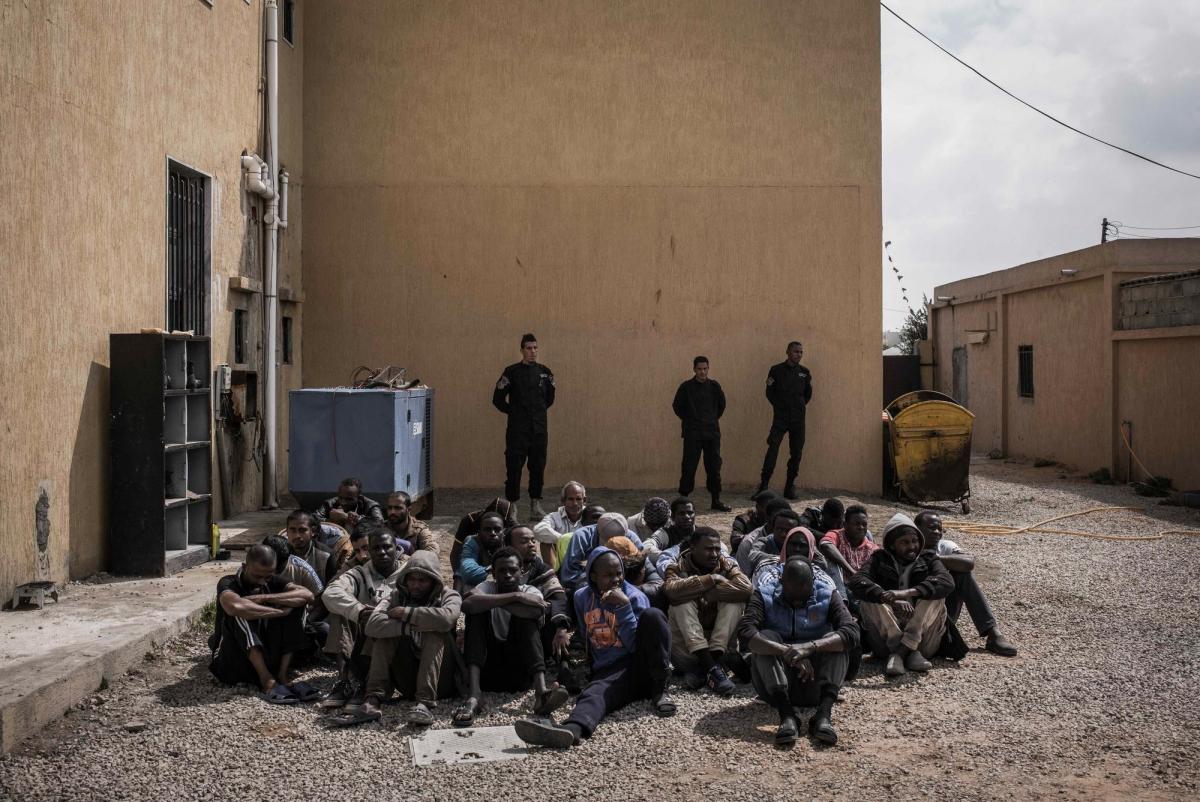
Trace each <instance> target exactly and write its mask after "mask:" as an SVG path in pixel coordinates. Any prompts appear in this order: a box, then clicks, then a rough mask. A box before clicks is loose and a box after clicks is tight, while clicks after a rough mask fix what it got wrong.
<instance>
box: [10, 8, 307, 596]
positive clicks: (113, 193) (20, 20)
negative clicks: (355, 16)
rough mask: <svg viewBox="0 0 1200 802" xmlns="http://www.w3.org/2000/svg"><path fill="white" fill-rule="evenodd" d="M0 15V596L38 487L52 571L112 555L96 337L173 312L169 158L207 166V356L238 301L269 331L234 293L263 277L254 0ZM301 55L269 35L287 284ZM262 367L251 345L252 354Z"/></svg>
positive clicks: (20, 569)
mask: <svg viewBox="0 0 1200 802" xmlns="http://www.w3.org/2000/svg"><path fill="white" fill-rule="evenodd" d="M0 19H2V20H3V24H2V25H0V51H3V52H4V61H5V68H4V71H3V72H2V73H0V208H2V209H4V210H5V212H4V214H3V215H0V245H2V257H0V258H2V261H3V264H4V268H3V269H4V284H5V287H6V290H7V293H6V295H5V306H6V312H5V314H3V315H0V365H2V367H3V374H4V375H5V376H7V377H8V378H9V381H8V382H7V389H6V390H5V392H4V393H2V394H0V420H2V421H3V422H4V426H3V430H2V432H0V450H2V452H3V454H4V459H3V460H0V551H2V553H3V555H4V558H3V559H2V560H0V599H3V598H7V597H8V596H9V595H10V594H11V591H12V588H13V586H14V585H16V584H18V583H21V582H26V581H29V580H31V579H33V578H35V577H34V561H35V545H34V502H35V500H36V499H37V496H38V488H39V486H40V485H44V486H46V487H48V488H49V493H50V499H51V503H50V522H51V536H50V561H51V569H52V574H53V578H54V579H56V580H58V581H65V580H66V579H68V578H70V577H80V576H86V575H88V574H91V573H94V572H96V571H98V570H102V569H104V568H105V560H106V556H105V555H106V544H107V542H108V528H109V527H108V520H109V508H108V476H109V456H108V423H109V397H108V387H109V375H108V365H109V354H108V335H109V334H110V333H112V332H123V331H136V330H138V329H139V328H141V327H146V326H163V325H165V323H166V318H165V314H166V313H165V304H166V300H165V297H166V289H165V281H166V275H165V274H166V255H165V250H166V243H165V229H166V197H165V185H166V170H167V166H166V165H167V159H168V158H171V159H175V160H177V161H179V162H182V163H184V164H186V165H188V166H190V167H192V168H194V169H196V170H199V171H201V172H203V173H206V174H208V175H210V176H211V177H212V192H211V198H212V207H211V221H212V240H211V243H212V244H211V251H212V290H211V297H210V300H211V320H212V335H213V338H214V343H213V361H214V364H215V363H220V362H232V344H231V342H230V334H231V328H232V309H233V308H234V307H236V306H238V305H243V304H244V305H246V306H247V307H248V308H249V309H251V310H252V311H253V312H254V313H255V316H254V318H253V322H252V325H251V332H252V345H251V347H252V349H253V348H254V347H255V345H256V344H257V343H259V342H261V337H260V336H259V333H258V327H260V326H261V314H260V304H261V296H259V295H251V296H245V295H243V294H239V293H231V292H229V291H228V289H227V287H228V280H229V277H230V276H233V275H237V274H239V273H244V274H247V275H252V276H255V277H260V276H261V251H260V248H261V243H260V237H259V235H258V233H257V228H256V226H255V224H254V223H252V221H251V219H250V208H251V203H250V200H249V198H248V196H246V195H245V193H244V192H242V190H241V188H240V185H239V181H240V164H239V157H240V155H241V153H242V151H243V149H246V150H251V151H254V150H258V151H260V152H261V146H260V144H259V143H260V137H261V128H260V120H261V104H262V100H261V95H260V92H259V82H260V75H261V62H262V55H261V53H262V45H261V42H262V2H261V0H255V2H254V3H252V4H246V3H243V2H240V1H239V2H217V3H215V4H214V5H213V6H211V7H210V6H208V5H207V4H205V3H202V2H199V0H195V1H194V2H192V1H188V0H180V1H179V2H169V3H142V2H121V3H88V2H75V3H60V2H49V1H48V0H30V1H28V2H23V3H22V2H7V0H5V1H4V2H0ZM301 30H303V28H302V27H301ZM302 59H303V54H302V52H301V51H299V50H295V51H293V50H292V49H291V48H288V47H286V46H284V47H282V48H281V54H280V66H281V72H282V73H283V75H284V76H285V78H284V81H283V92H282V94H283V96H284V97H286V98H287V100H286V101H283V100H281V105H283V106H284V107H285V108H288V109H289V111H288V112H286V113H285V114H284V115H281V126H280V127H281V141H282V148H281V150H282V151H283V156H284V162H285V163H286V164H288V165H289V166H291V167H292V169H293V173H292V179H293V183H292V198H291V214H290V218H291V228H290V229H289V231H288V233H287V234H286V235H285V236H284V246H283V254H284V258H283V259H282V262H281V275H282V279H281V284H283V285H284V286H289V285H290V286H296V287H299V284H300V279H299V269H300V265H299V259H300V249H299V242H300V239H299V237H300V232H301V225H300V205H301V204H300V201H301V197H302V183H303V182H302V176H301V174H300V157H301V152H302V142H301V140H300V137H299V134H298V126H299V121H300V119H301V115H302V111H301V110H300V101H301V92H300V81H299V77H298V74H299V73H298V70H299V66H300V64H301V62H302ZM289 71H293V72H294V74H295V76H296V77H294V78H293V77H291V75H292V73H290V72H289ZM289 157H292V158H291V159H289ZM285 309H286V307H285ZM285 313H286V312H285ZM298 326H299V322H297V327H298ZM298 330H299V329H298V328H297V331H298ZM253 353H255V354H257V352H253ZM261 364H262V363H261V357H256V358H255V359H254V362H253V363H251V364H248V365H247V366H246V367H247V368H249V369H258V370H261ZM297 372H298V367H297V368H293V369H292V370H291V371H285V372H284V373H283V374H282V375H281V382H286V381H289V380H290V381H292V382H295V381H297V379H298V376H297V375H296V374H297ZM253 434H254V430H253V426H251V425H247V426H245V427H243V438H242V445H237V446H235V451H236V457H237V459H238V466H239V468H240V469H241V470H240V472H239V474H238V481H236V482H235V483H234V487H235V491H236V493H235V495H236V498H235V500H234V507H235V508H238V509H244V508H247V507H256V506H257V505H258V503H259V499H260V493H261V490H260V488H261V476H260V474H259V472H258V470H257V469H256V468H255V466H254V463H253V462H248V461H247V460H248V457H249V454H250V452H249V445H248V444H249V443H251V442H252V441H253ZM214 476H215V474H214ZM214 484H215V480H214ZM218 493H219V490H218ZM220 509H221V504H220V500H219V499H214V510H215V511H217V512H218V513H219V511H220ZM114 536H116V537H119V536H120V532H116V533H114Z"/></svg>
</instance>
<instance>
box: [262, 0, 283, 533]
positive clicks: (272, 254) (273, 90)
mask: <svg viewBox="0 0 1200 802" xmlns="http://www.w3.org/2000/svg"><path fill="white" fill-rule="evenodd" d="M266 12H267V19H266V32H267V37H266V49H267V51H266V55H267V58H266V61H267V163H268V165H269V170H270V172H269V173H268V175H270V176H271V178H272V179H274V177H275V176H277V175H279V2H278V0H266ZM272 186H279V185H278V184H275V183H274V182H272ZM279 194H280V193H279V192H272V193H271V198H270V199H269V200H268V201H267V214H266V217H265V220H264V222H266V224H267V227H268V234H267V264H266V281H265V282H263V300H264V302H265V305H266V312H265V314H264V318H265V319H264V321H263V325H264V326H265V328H266V334H267V347H266V352H265V361H266V374H267V375H266V381H265V382H264V387H263V398H264V399H265V401H266V404H265V408H264V410H263V430H264V435H265V436H264V438H263V443H264V446H265V452H266V453H265V454H264V456H263V507H264V508H266V509H276V508H278V507H279V500H278V498H277V497H276V493H275V453H276V448H275V425H276V420H277V415H276V404H277V401H276V392H275V368H276V354H275V333H276V330H277V328H278V318H279Z"/></svg>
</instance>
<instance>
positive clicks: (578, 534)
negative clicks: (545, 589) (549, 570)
mask: <svg viewBox="0 0 1200 802" xmlns="http://www.w3.org/2000/svg"><path fill="white" fill-rule="evenodd" d="M613 537H627V538H629V540H630V542H632V543H633V545H635V546H637V548H638V550H639V551H641V550H642V549H643V545H642V541H641V538H639V537H638V536H637V535H635V534H634V533H633V532H630V531H629V524H628V522H627V521H626V520H625V516H624V515H621V514H620V513H616V512H606V513H604V514H603V515H601V516H600V520H598V521H596V524H595V525H594V526H583V527H580V528H579V529H576V530H575V533H574V534H573V535H572V536H571V542H570V545H568V546H567V553H566V555H565V556H564V557H563V561H562V565H560V566H559V568H558V578H559V580H561V581H562V585H563V587H564V588H566V589H567V592H568V593H572V592H574V591H575V590H578V589H579V588H580V587H582V586H583V585H585V584H587V574H586V572H585V571H584V567H585V566H586V565H587V561H588V557H589V555H591V553H592V551H593V550H594V549H595V548H596V547H598V546H603V545H604V544H606V543H607V542H608V539H609V538H613Z"/></svg>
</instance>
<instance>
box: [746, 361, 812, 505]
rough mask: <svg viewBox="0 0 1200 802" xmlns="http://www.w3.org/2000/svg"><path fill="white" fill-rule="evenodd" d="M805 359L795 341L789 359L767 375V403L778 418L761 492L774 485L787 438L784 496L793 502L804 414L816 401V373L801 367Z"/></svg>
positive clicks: (769, 439)
mask: <svg viewBox="0 0 1200 802" xmlns="http://www.w3.org/2000/svg"><path fill="white" fill-rule="evenodd" d="M803 356H804V346H803V345H801V344H800V343H799V342H797V341H795V340H793V341H792V342H790V343H788V346H787V359H785V360H784V361H783V362H780V363H779V364H778V365H774V366H773V367H772V368H771V370H770V372H769V373H767V400H768V401H770V402H771V406H772V408H773V409H774V410H775V417H774V419H773V420H772V421H771V433H770V434H768V435H767V455H766V457H764V458H763V467H762V481H761V482H760V483H759V485H758V492H762V491H763V490H766V489H767V486H768V485H769V484H770V483H771V474H773V473H774V472H775V461H776V459H778V457H779V444H780V443H782V442H783V435H784V434H787V436H788V463H787V482H786V483H785V484H784V488H783V495H784V498H788V499H792V500H795V499H796V498H797V495H796V474H798V473H799V472H800V457H801V455H802V454H803V453H804V411H805V408H806V407H807V406H808V402H809V401H810V400H811V399H812V373H810V372H809V370H808V368H806V367H804V366H803V365H801V364H800V358H801V357H803Z"/></svg>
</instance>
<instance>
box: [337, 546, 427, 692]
mask: <svg viewBox="0 0 1200 802" xmlns="http://www.w3.org/2000/svg"><path fill="white" fill-rule="evenodd" d="M363 528H366V526H364V524H362V523H360V524H359V526H357V527H355V532H358V531H359V530H360V529H363ZM366 537H367V548H368V550H369V554H370V558H369V560H368V562H367V563H365V564H363V565H356V566H354V567H352V568H350V569H349V570H347V571H346V572H345V573H343V574H342V575H341V576H339V577H338V578H337V579H335V580H333V581H332V582H330V583H329V587H327V588H326V589H325V593H324V594H322V596H321V599H322V601H323V602H324V603H325V609H327V610H328V611H329V636H328V637H327V638H326V639H325V652H326V653H328V654H332V655H334V656H335V658H336V659H337V665H338V682H337V684H336V685H334V686H333V690H331V691H330V692H329V695H328V696H326V697H325V699H324V700H322V702H321V707H324V708H330V709H332V708H339V707H342V706H344V705H345V704H346V703H347V701H349V700H350V699H351V698H352V697H354V696H355V689H354V688H353V687H352V685H351V680H352V679H353V680H354V681H355V682H356V683H357V686H358V687H357V692H358V694H357V698H358V699H361V698H362V694H363V693H364V692H365V686H366V683H367V671H368V670H369V669H370V667H371V660H370V658H369V657H367V656H365V655H364V654H363V647H364V646H365V645H366V642H367V636H366V632H365V627H366V623H367V619H368V618H370V616H371V612H372V611H373V610H374V609H375V606H376V605H378V604H379V603H380V602H381V601H383V600H384V599H386V598H387V597H388V596H390V595H391V594H392V591H393V590H395V589H396V582H397V580H398V579H399V576H400V569H401V568H403V567H404V563H405V562H407V560H408V558H407V557H405V556H404V555H403V554H401V553H400V551H399V549H397V548H396V539H395V536H394V535H393V534H392V532H391V530H389V529H388V528H387V527H385V526H382V525H380V524H378V523H372V524H370V528H369V530H368V531H367V533H366Z"/></svg>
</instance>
